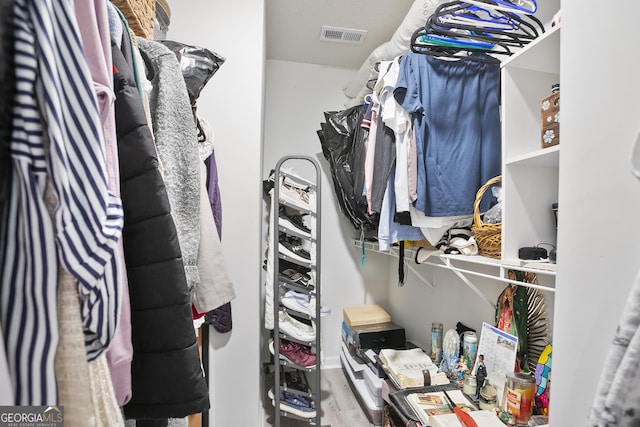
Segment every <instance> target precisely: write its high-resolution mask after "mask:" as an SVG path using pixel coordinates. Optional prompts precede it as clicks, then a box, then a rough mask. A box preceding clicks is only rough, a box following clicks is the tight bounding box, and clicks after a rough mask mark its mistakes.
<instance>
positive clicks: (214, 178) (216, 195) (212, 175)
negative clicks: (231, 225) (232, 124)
mask: <svg viewBox="0 0 640 427" xmlns="http://www.w3.org/2000/svg"><path fill="white" fill-rule="evenodd" d="M208 187H209V202H210V203H211V211H212V212H213V220H214V221H215V223H216V229H217V230H218V237H220V240H222V199H221V198H220V187H218V166H217V165H216V152H215V150H214V151H212V152H211V156H209V185H208Z"/></svg>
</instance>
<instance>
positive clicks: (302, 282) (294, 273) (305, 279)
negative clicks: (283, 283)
mask: <svg viewBox="0 0 640 427" xmlns="http://www.w3.org/2000/svg"><path fill="white" fill-rule="evenodd" d="M280 280H287V281H289V282H293V283H295V284H296V285H298V286H301V287H303V288H306V289H308V290H310V291H312V290H313V289H314V286H313V284H311V277H310V276H309V275H308V274H304V273H301V272H299V271H298V270H295V269H293V268H287V269H284V270H282V271H281V272H280Z"/></svg>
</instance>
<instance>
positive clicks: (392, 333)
mask: <svg viewBox="0 0 640 427" xmlns="http://www.w3.org/2000/svg"><path fill="white" fill-rule="evenodd" d="M342 339H343V341H344V342H345V344H347V347H348V348H349V351H352V352H355V353H357V352H360V351H362V350H368V349H373V350H376V349H381V348H395V349H398V348H404V346H405V345H406V343H407V339H406V335H405V331H404V328H403V327H401V326H398V325H396V324H394V323H391V322H387V323H377V324H375V325H362V326H352V327H349V326H347V324H346V322H342Z"/></svg>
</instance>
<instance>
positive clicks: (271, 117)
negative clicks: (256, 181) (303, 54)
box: [263, 60, 389, 367]
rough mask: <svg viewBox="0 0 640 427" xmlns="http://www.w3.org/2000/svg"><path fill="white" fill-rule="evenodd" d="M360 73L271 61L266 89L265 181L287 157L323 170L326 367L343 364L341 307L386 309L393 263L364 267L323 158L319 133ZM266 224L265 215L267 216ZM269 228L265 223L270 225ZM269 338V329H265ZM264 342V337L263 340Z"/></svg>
mask: <svg viewBox="0 0 640 427" xmlns="http://www.w3.org/2000/svg"><path fill="white" fill-rule="evenodd" d="M354 73H355V71H354V70H349V69H340V68H333V67H325V66H319V65H310V64H301V63H294V62H287V61H271V60H270V61H267V71H266V91H265V127H264V163H263V171H264V177H265V178H266V177H267V175H268V173H269V171H270V170H271V169H273V168H274V167H275V165H276V163H277V161H278V159H280V158H281V157H282V156H284V155H293V154H303V155H309V156H311V157H313V158H314V159H315V160H317V161H318V163H319V164H320V167H321V169H322V172H321V176H322V181H321V186H322V194H321V197H322V206H321V213H320V218H321V221H322V224H321V226H322V236H321V241H320V245H321V251H322V252H321V257H322V258H321V262H322V265H321V286H322V287H321V298H322V301H321V305H324V306H328V307H331V309H332V311H333V313H332V314H331V315H330V316H328V317H325V318H322V324H321V331H322V349H323V353H324V366H325V367H338V366H339V359H338V357H339V353H338V352H339V349H340V347H339V345H340V325H341V323H342V308H343V307H345V306H349V305H361V304H369V303H372V302H376V303H378V304H381V305H383V306H386V305H387V303H386V302H387V289H386V272H387V263H388V261H389V260H388V259H387V258H386V257H383V256H380V255H375V254H374V255H371V256H370V257H369V255H367V258H366V261H365V265H366V268H365V269H362V268H361V267H360V252H359V250H358V248H355V247H353V246H352V243H351V237H352V235H353V233H354V230H353V228H352V227H351V225H350V223H349V222H348V221H347V219H346V218H345V217H344V216H343V215H342V214H341V213H340V212H339V207H338V205H337V201H336V197H335V193H334V191H333V184H332V181H331V172H330V170H329V163H328V162H327V161H326V160H325V159H324V157H323V156H322V146H321V144H320V140H319V139H318V136H317V134H316V131H317V130H318V129H320V123H321V122H323V121H324V112H325V111H337V110H342V109H344V106H343V104H344V102H345V100H346V98H345V97H344V95H343V94H342V90H341V88H342V87H343V86H344V84H345V82H347V81H349V79H351V78H353V75H354ZM286 166H292V167H294V168H295V169H296V170H297V172H298V173H299V174H300V175H302V176H304V177H305V178H308V179H310V180H315V176H314V175H313V174H311V175H310V174H309V172H313V170H311V171H309V170H304V168H303V167H302V166H303V165H302V164H296V163H291V164H289V163H287V164H286ZM265 221H266V217H265ZM265 227H266V224H265ZM263 335H265V336H267V335H266V331H263ZM263 342H264V339H263Z"/></svg>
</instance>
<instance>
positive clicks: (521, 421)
mask: <svg viewBox="0 0 640 427" xmlns="http://www.w3.org/2000/svg"><path fill="white" fill-rule="evenodd" d="M535 391H536V380H535V378H534V377H533V375H531V374H525V373H522V372H517V373H512V374H509V375H507V407H506V410H507V412H509V413H511V414H512V415H513V416H514V417H515V420H516V425H518V426H526V425H527V423H528V422H529V418H531V413H532V411H533V397H534V394H535Z"/></svg>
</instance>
